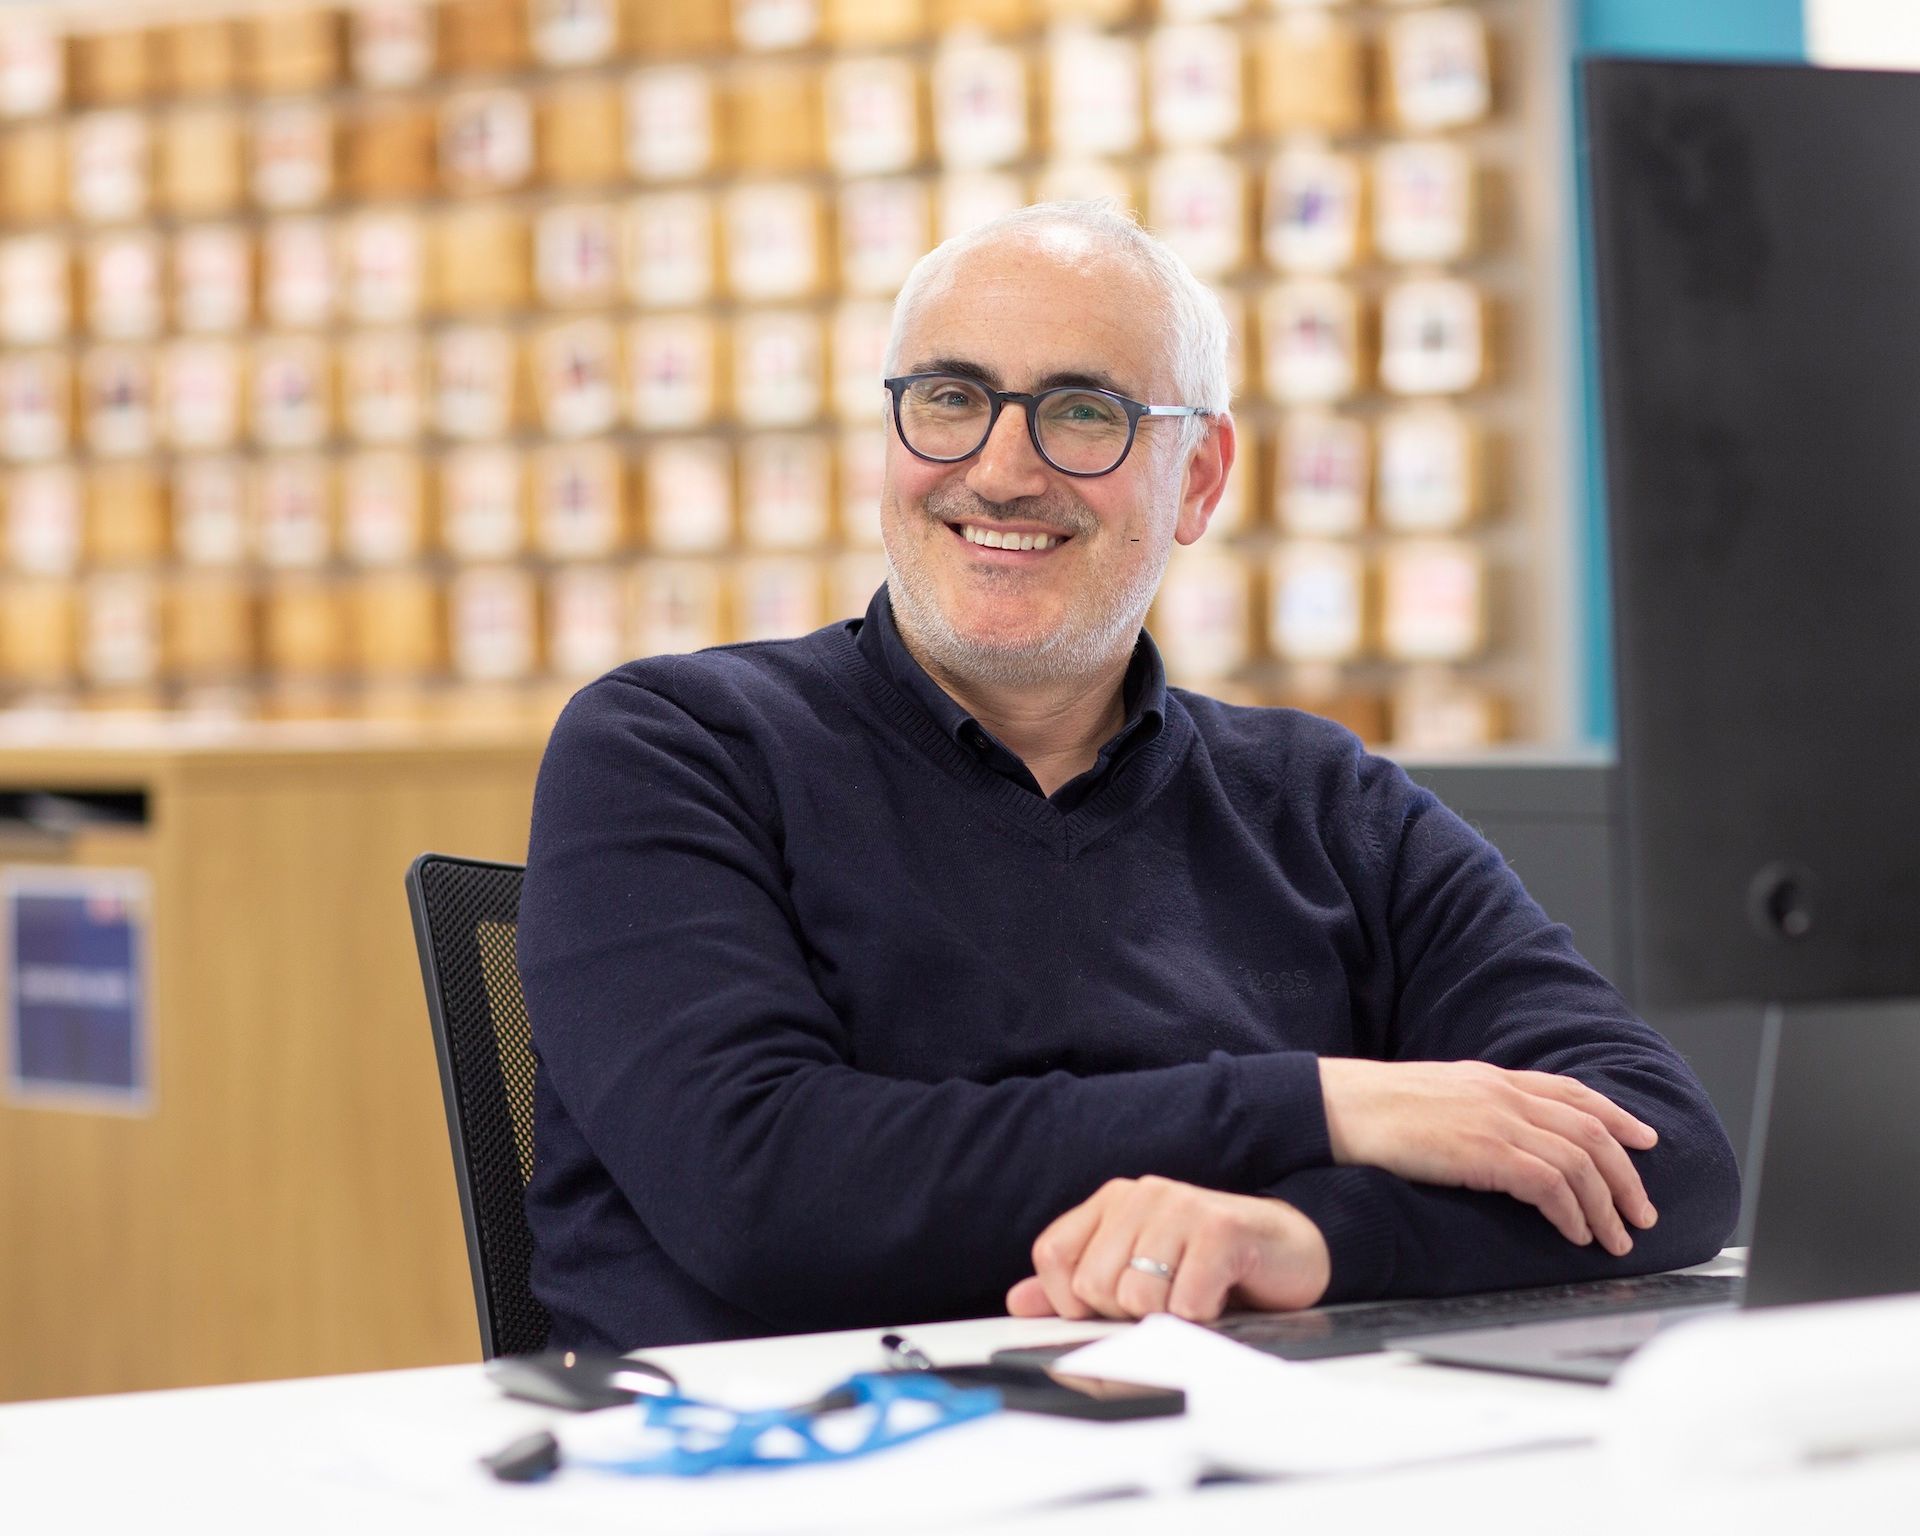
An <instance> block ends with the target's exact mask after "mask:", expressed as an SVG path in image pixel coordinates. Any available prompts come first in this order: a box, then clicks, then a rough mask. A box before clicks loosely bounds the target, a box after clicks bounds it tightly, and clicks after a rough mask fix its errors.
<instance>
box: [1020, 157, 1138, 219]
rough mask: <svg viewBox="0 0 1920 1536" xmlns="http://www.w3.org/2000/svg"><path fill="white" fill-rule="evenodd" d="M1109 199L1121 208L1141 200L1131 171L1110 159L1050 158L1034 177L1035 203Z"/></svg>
mask: <svg viewBox="0 0 1920 1536" xmlns="http://www.w3.org/2000/svg"><path fill="white" fill-rule="evenodd" d="M1109 197H1110V198H1112V199H1113V200H1114V201H1115V202H1116V203H1118V204H1119V205H1120V206H1121V207H1122V208H1134V207H1136V206H1137V205H1138V203H1139V201H1140V197H1139V194H1138V193H1137V192H1136V191H1135V190H1134V184H1133V173H1132V172H1131V171H1129V170H1128V169H1126V168H1125V167H1123V166H1119V165H1115V164H1114V163H1113V162H1112V161H1110V160H1049V161H1048V162H1047V163H1046V164H1045V165H1043V166H1041V167H1040V170H1039V172H1038V173H1037V174H1036V175H1035V177H1034V182H1033V200H1034V201H1035V202H1036V203H1091V202H1098V201H1099V200H1100V199H1101V198H1109Z"/></svg>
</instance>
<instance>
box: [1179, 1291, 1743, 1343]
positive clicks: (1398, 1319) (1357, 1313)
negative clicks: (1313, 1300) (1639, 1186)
mask: <svg viewBox="0 0 1920 1536" xmlns="http://www.w3.org/2000/svg"><path fill="white" fill-rule="evenodd" d="M1739 1290H1740V1279H1739V1277H1738V1276H1736V1275H1692V1274H1662V1275H1632V1276H1625V1277H1622V1278H1620V1279H1617V1280H1578V1281H1573V1282H1571V1283H1569V1284H1566V1285H1542V1286H1530V1287H1528V1288H1527V1289H1525V1290H1519V1291H1482V1292H1476V1293H1474V1294H1472V1295H1468V1296H1439V1297H1433V1298H1429V1299H1424V1300H1415V1301H1368V1302H1356V1303H1351V1304H1348V1305H1344V1306H1334V1307H1323V1308H1316V1309H1310V1310H1308V1311H1305V1312H1248V1313H1241V1314H1239V1315H1237V1316H1233V1317H1228V1318H1223V1319H1222V1320H1221V1321H1220V1322H1218V1323H1215V1324H1214V1325H1213V1326H1214V1330H1215V1331H1216V1332H1218V1333H1223V1334H1225V1335H1226V1336H1227V1337H1228V1338H1230V1339H1235V1340H1238V1341H1239V1342H1240V1343H1242V1344H1247V1345H1251V1346H1252V1347H1253V1348H1255V1349H1258V1350H1263V1351H1265V1352H1266V1353H1267V1354H1270V1355H1279V1356H1280V1357H1281V1358H1282V1359H1286V1360H1325V1359H1331V1358H1333V1357H1334V1356H1337V1355H1362V1354H1370V1353H1371V1352H1373V1351H1374V1350H1377V1349H1380V1348H1382V1347H1384V1344H1385V1341H1386V1340H1387V1339H1389V1338H1397V1337H1399V1336H1400V1335H1402V1334H1416V1333H1451V1332H1454V1331H1456V1330H1459V1329H1466V1328H1494V1327H1500V1326H1502V1325H1505V1324H1510V1323H1531V1322H1544V1321H1547V1320H1558V1319H1562V1318H1577V1317H1607V1316H1614V1315H1619V1314H1624V1313H1629V1312H1651V1311H1658V1310H1661V1309H1664V1308H1667V1307H1692V1306H1703V1305H1709V1304H1712V1303H1716V1302H1726V1303H1730V1302H1732V1301H1734V1300H1735V1299H1736V1298H1737V1297H1738V1295H1739Z"/></svg>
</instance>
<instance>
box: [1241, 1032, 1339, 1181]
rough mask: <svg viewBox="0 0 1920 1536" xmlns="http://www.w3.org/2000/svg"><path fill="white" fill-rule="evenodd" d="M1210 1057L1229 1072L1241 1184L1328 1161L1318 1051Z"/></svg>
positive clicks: (1329, 1147)
mask: <svg viewBox="0 0 1920 1536" xmlns="http://www.w3.org/2000/svg"><path fill="white" fill-rule="evenodd" d="M1212 1059H1213V1060H1214V1061H1216V1062H1223V1063H1226V1064H1228V1065H1229V1066H1230V1067H1231V1070H1232V1072H1233V1074H1234V1075H1233V1081H1234V1085H1235V1088H1236V1090H1237V1092H1238V1097H1239V1106H1238V1107H1239V1115H1238V1117H1237V1120H1238V1124H1239V1126H1240V1132H1241V1137H1242V1140H1241V1145H1242V1146H1243V1147H1244V1148H1245V1149H1246V1163H1245V1168H1246V1172H1247V1176H1248V1177H1247V1184H1246V1186H1245V1187H1248V1188H1253V1189H1259V1188H1261V1187H1263V1186H1264V1185H1267V1184H1270V1183H1272V1182H1273V1181H1274V1180H1275V1179H1280V1178H1285V1177H1286V1176H1287V1175H1288V1174H1290V1173H1294V1172H1297V1171H1298V1170H1300V1169H1303V1168H1320V1167H1325V1166H1326V1165H1328V1164H1330V1163H1331V1162H1332V1161H1333V1142H1332V1140H1331V1139H1330V1138H1329V1136H1328V1133H1327V1102H1326V1100H1325V1099H1324V1098H1323V1097H1322V1096H1321V1093H1320V1058H1319V1057H1318V1056H1316V1055H1315V1054H1314V1053H1313V1052H1312V1051H1275V1052H1272V1053H1270V1054H1266V1055H1260V1056H1230V1055H1228V1054H1227V1053H1226V1052H1225V1051H1215V1052H1214V1053H1213V1057H1212ZM1229 1123H1233V1122H1229Z"/></svg>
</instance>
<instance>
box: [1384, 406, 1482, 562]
mask: <svg viewBox="0 0 1920 1536" xmlns="http://www.w3.org/2000/svg"><path fill="white" fill-rule="evenodd" d="M1379 433H1380V521H1381V522H1382V523H1383V524H1384V525H1385V526H1387V527H1388V528H1392V529H1395V530H1396V531H1399V532H1403V533H1445V532H1448V531H1450V530H1452V529H1455V528H1458V527H1460V526H1461V524H1463V523H1465V522H1467V521H1468V520H1469V519H1471V518H1472V516H1473V515H1474V512H1475V510H1476V509H1475V505H1474V503H1475V500H1476V498H1477V491H1478V482H1479V473H1478V465H1479V433H1478V429H1477V428H1476V427H1475V426H1474V423H1473V422H1472V420H1471V419H1470V418H1469V417H1467V416H1466V415H1464V414H1463V413H1462V412H1459V411H1455V410H1449V409H1448V408H1447V407H1445V406H1439V405H1434V406H1415V407H1413V408H1411V409H1408V410H1398V411H1389V412H1387V413H1386V414H1385V415H1383V416H1382V417H1381V418H1380V426H1379Z"/></svg>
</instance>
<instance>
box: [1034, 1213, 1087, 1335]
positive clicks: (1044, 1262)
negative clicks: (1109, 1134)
mask: <svg viewBox="0 0 1920 1536" xmlns="http://www.w3.org/2000/svg"><path fill="white" fill-rule="evenodd" d="M1104 1194H1105V1191H1104V1190H1103V1191H1102V1192H1101V1193H1100V1194H1096V1195H1094V1196H1093V1198H1092V1199H1090V1200H1085V1201H1082V1202H1081V1203H1080V1204H1079V1205H1076V1206H1075V1207H1074V1208H1073V1209H1072V1210H1070V1211H1068V1212H1066V1213H1065V1214H1064V1215H1062V1216H1060V1217H1058V1218H1056V1219H1055V1220H1054V1221H1053V1222H1051V1223H1050V1224H1049V1225H1048V1226H1047V1229H1046V1230H1045V1231H1044V1232H1042V1233H1041V1234H1040V1235H1039V1236H1038V1237H1037V1238H1035V1239H1034V1241H1033V1273H1034V1278H1036V1279H1037V1280H1038V1281H1039V1282H1040V1284H1041V1286H1042V1287H1043V1288H1044V1289H1045V1291H1046V1293H1047V1301H1048V1303H1049V1304H1050V1305H1051V1306H1052V1308H1053V1311H1054V1315H1055V1316H1057V1317H1070V1318H1085V1317H1091V1316H1093V1313H1092V1311H1091V1310H1090V1309H1089V1308H1088V1307H1087V1304H1086V1303H1085V1302H1083V1301H1081V1300H1080V1298H1079V1297H1078V1296H1077V1295H1075V1294H1074V1290H1073V1272H1074V1270H1075V1269H1076V1268H1077V1267H1078V1266H1079V1263H1080V1255H1081V1253H1082V1252H1083V1251H1085V1249H1086V1246H1087V1242H1088V1240H1089V1239H1090V1238H1091V1237H1092V1236H1093V1233H1094V1230H1095V1228H1097V1227H1098V1226H1099V1224H1100V1213H1101V1209H1102V1207H1103V1206H1104V1204H1105V1201H1104V1200H1103V1198H1102V1196H1103V1195H1104Z"/></svg>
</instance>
